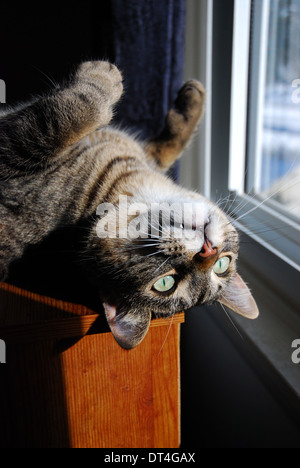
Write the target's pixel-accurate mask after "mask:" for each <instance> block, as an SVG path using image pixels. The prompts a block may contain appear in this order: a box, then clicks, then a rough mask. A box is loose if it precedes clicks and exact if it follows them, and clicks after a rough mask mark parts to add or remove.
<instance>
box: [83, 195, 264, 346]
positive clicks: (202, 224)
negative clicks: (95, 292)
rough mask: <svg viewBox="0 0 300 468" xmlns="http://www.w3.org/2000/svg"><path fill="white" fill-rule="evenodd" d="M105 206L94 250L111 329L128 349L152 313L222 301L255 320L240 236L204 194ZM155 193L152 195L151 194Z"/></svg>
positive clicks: (137, 340) (168, 313)
mask: <svg viewBox="0 0 300 468" xmlns="http://www.w3.org/2000/svg"><path fill="white" fill-rule="evenodd" d="M180 195H181V196H180V198H179V197H176V198H174V197H172V198H169V199H167V200H164V201H162V200H160V201H159V202H157V201H156V202H151V203H149V202H145V201H144V200H147V199H149V198H147V197H145V198H144V200H135V201H134V203H133V202H132V201H129V200H128V199H127V197H120V200H119V203H118V205H115V206H112V205H109V204H103V205H100V207H99V211H98V215H99V216H100V219H99V221H98V222H97V224H96V225H95V226H94V228H93V230H92V232H91V235H90V238H89V241H88V247H87V249H88V253H89V257H90V258H92V259H93V260H92V263H93V270H94V271H93V277H94V278H96V280H97V286H98V288H99V295H100V297H101V298H102V300H103V304H104V308H105V313H106V317H107V320H108V323H109V326H110V328H111V331H112V333H113V335H114V337H115V339H116V340H117V341H118V343H119V344H120V345H121V346H122V347H124V348H128V349H129V348H132V347H134V346H136V345H137V344H139V343H140V342H141V341H142V339H143V338H144V337H145V335H146V333H147V331H148V328H149V325H150V321H151V317H152V315H153V314H154V315H156V316H163V317H169V316H172V315H173V314H175V313H177V312H181V311H185V310H187V309H189V308H191V307H192V306H194V305H196V304H199V305H200V304H205V303H212V302H215V301H219V302H221V303H222V304H224V305H226V306H228V307H229V308H230V309H232V310H233V311H235V312H237V313H238V314H241V315H243V316H245V317H248V318H251V319H253V318H256V317H257V316H258V309H257V306H256V304H255V301H254V299H253V297H252V295H251V293H250V291H249V289H248V287H247V286H246V284H245V283H244V282H243V280H242V279H241V277H240V276H239V275H238V273H237V272H236V259H237V256H238V249H239V241H238V234H237V231H236V229H235V228H234V227H233V225H232V224H231V223H230V222H229V221H228V218H227V217H226V216H225V214H224V213H223V212H222V211H221V210H220V209H219V208H217V206H215V205H214V204H212V203H211V202H208V201H207V200H205V199H204V198H202V197H199V196H197V198H195V197H194V196H193V197H192V198H189V197H188V198H182V194H180ZM150 199H151V198H150Z"/></svg>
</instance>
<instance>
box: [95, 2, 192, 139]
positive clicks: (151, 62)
mask: <svg viewBox="0 0 300 468" xmlns="http://www.w3.org/2000/svg"><path fill="white" fill-rule="evenodd" d="M185 3H186V0H126V1H124V0H110V1H108V2H107V4H106V7H107V9H106V13H105V15H103V16H102V25H101V31H102V32H101V38H99V43H100V41H101V48H102V50H103V51H104V52H103V53H104V54H105V55H106V56H107V58H109V59H111V60H113V61H114V62H115V63H116V64H117V65H118V66H119V67H120V69H121V70H122V71H123V74H124V77H125V90H126V93H125V95H124V98H123V99H122V101H121V103H120V105H119V107H118V114H117V118H116V121H117V122H119V123H121V124H122V125H124V126H125V127H127V128H129V129H132V130H133V131H138V132H139V134H140V135H141V137H143V138H150V137H152V136H155V135H156V134H157V133H158V132H159V131H160V129H161V128H162V126H163V122H164V117H165V115H166V113H167V111H168V109H169V108H170V106H171V103H172V102H173V100H174V98H175V97H176V93H177V91H178V90H179V88H180V87H181V85H182V81H183V69H184V33H185V6H186V5H185ZM103 47H104V49H103Z"/></svg>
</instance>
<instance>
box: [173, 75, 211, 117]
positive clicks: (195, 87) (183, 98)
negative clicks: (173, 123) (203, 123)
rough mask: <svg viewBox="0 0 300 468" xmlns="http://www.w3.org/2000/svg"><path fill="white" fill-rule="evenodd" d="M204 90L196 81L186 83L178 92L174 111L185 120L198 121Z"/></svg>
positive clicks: (203, 102)
mask: <svg viewBox="0 0 300 468" xmlns="http://www.w3.org/2000/svg"><path fill="white" fill-rule="evenodd" d="M204 105H205V89H204V87H203V85H202V83H200V81H197V80H189V81H187V82H186V83H185V84H184V85H183V86H182V88H181V89H180V90H179V91H178V95H177V98H176V100H175V103H174V110H175V111H176V112H177V113H178V114H180V115H182V116H183V117H184V119H185V120H187V121H188V120H195V119H196V120H198V119H199V118H200V117H201V116H202V114H203V111H204Z"/></svg>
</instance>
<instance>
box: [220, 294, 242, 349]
mask: <svg viewBox="0 0 300 468" xmlns="http://www.w3.org/2000/svg"><path fill="white" fill-rule="evenodd" d="M219 304H220V306H221V307H222V309H223V311H224V312H225V315H226V316H227V318H228V320H229V321H230V323H231V325H232V326H233V328H234V329H235V331H236V332H237V333H238V335H239V336H240V338H242V340H243V341H245V339H244V337H243V335H242V334H241V333H240V331H239V329H238V328H237V326H236V325H235V323H234V322H233V320H232V319H231V317H230V315H229V314H228V312H227V310H226V309H225V307H224V306H223V304H221V302H219Z"/></svg>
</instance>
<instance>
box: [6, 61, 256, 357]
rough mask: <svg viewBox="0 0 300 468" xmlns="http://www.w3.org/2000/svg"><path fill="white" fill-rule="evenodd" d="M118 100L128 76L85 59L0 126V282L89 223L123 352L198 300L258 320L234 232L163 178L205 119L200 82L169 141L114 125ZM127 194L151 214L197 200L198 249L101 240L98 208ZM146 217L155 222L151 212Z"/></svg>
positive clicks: (186, 89) (182, 96) (169, 122)
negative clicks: (160, 318) (171, 283)
mask: <svg viewBox="0 0 300 468" xmlns="http://www.w3.org/2000/svg"><path fill="white" fill-rule="evenodd" d="M122 91H123V88H122V77H121V74H120V72H119V70H118V69H117V68H116V67H115V66H114V65H112V64H109V63H107V62H85V63H83V64H82V65H81V66H80V67H79V69H78V70H77V72H76V73H75V74H74V76H73V77H72V78H71V79H70V80H69V82H68V83H67V84H65V85H62V86H60V87H58V88H57V89H55V90H53V92H52V93H51V94H50V95H47V96H44V97H41V98H38V99H36V100H34V101H32V102H31V103H29V104H26V105H21V106H19V107H18V108H16V109H11V110H10V111H8V112H6V113H5V114H2V116H1V117H0V179H1V183H0V220H1V221H0V232H1V238H0V276H1V279H2V280H4V279H5V278H6V277H7V274H8V271H9V266H10V264H11V263H12V262H13V261H14V260H16V259H19V258H20V257H21V256H22V255H23V252H24V251H25V249H26V247H27V246H29V245H32V244H37V243H39V242H41V241H42V240H43V239H44V238H45V237H47V236H48V235H49V233H51V232H52V231H54V230H55V229H57V228H59V227H60V226H62V225H73V224H75V223H76V222H78V221H81V220H85V219H87V220H90V229H89V232H88V234H87V236H86V238H85V239H84V245H85V249H84V252H83V255H84V256H85V257H86V258H87V268H88V270H89V272H90V278H91V280H92V281H93V283H94V284H95V287H96V288H97V289H98V290H99V294H100V296H101V298H102V300H103V302H104V309H105V312H106V316H107V320H108V323H109V325H110V327H111V330H112V332H113V333H114V335H115V337H116V339H117V341H118V342H119V343H120V344H121V345H122V346H123V347H125V348H131V347H133V346H136V345H137V344H138V343H139V342H140V341H141V340H142V339H143V337H144V336H145V334H146V332H147V329H148V327H149V323H150V319H151V316H152V313H154V314H157V315H165V316H168V315H173V314H174V313H176V312H179V311H181V310H186V309H188V308H189V307H191V306H193V305H195V304H196V303H199V302H200V303H203V302H211V301H214V300H220V301H221V302H222V298H223V302H224V303H226V305H228V304H229V305H230V307H231V308H232V309H233V310H236V311H237V312H238V313H241V314H244V315H249V316H252V317H253V316H255V315H257V309H256V308H255V307H256V306H255V307H254V305H253V303H252V302H251V301H252V298H251V294H250V292H249V290H248V289H246V286H245V285H244V283H243V282H242V280H241V279H240V277H238V275H237V274H236V272H235V261H236V258H237V254H238V236H237V233H236V231H235V229H234V227H233V226H232V225H231V224H230V223H229V222H228V220H227V218H226V216H225V215H224V214H223V213H222V212H221V211H220V210H219V209H218V208H217V207H216V206H215V205H213V204H212V203H211V202H209V201H208V200H205V199H204V198H203V197H201V195H199V194H196V193H193V192H190V191H187V190H185V189H183V188H181V187H179V186H178V185H176V184H175V183H174V182H173V181H171V180H170V179H169V178H168V177H166V175H165V174H164V172H165V171H166V170H167V169H168V168H169V167H170V166H171V165H172V164H173V162H174V161H175V160H176V159H177V158H178V157H179V156H180V155H181V153H182V151H183V150H184V149H185V147H186V146H187V144H188V143H189V141H190V139H191V137H192V135H193V133H194V131H195V129H196V127H197V124H198V122H199V120H200V118H201V116H202V112H203V107H204V99H205V93H204V90H203V88H202V85H201V84H200V83H198V82H197V81H189V82H187V83H186V84H185V85H184V86H183V87H182V89H181V90H180V91H179V93H178V97H177V99H176V101H175V103H174V107H173V109H171V110H170V112H169V113H168V115H167V117H166V122H165V127H164V129H163V131H162V133H161V134H160V135H159V136H158V137H157V138H156V139H154V140H153V141H150V142H146V143H138V142H137V141H135V140H134V139H133V138H131V137H130V136H129V135H128V134H127V133H125V132H122V131H119V130H116V129H114V128H112V127H109V126H108V124H109V123H110V121H111V118H112V115H113V107H114V105H115V103H116V102H117V101H118V100H119V99H120V97H121V95H122ZM120 195H123V196H124V195H126V196H127V197H128V199H129V200H130V202H139V203H143V204H144V206H147V207H149V210H150V204H151V203H153V202H158V203H159V202H168V203H175V202H176V203H183V202H187V201H190V202H195V203H197V204H198V206H201V210H202V211H203V213H204V214H205V215H203V216H204V217H203V222H202V223H200V225H197V226H196V227H195V226H185V227H184V229H185V230H188V229H190V230H192V229H193V230H195V229H196V231H197V236H196V238H195V240H194V241H193V242H192V241H189V242H187V241H186V239H185V238H184V239H175V238H174V236H172V235H171V234H169V235H168V236H164V235H160V236H158V237H155V236H152V237H151V235H150V236H148V237H147V239H143V240H142V239H123V238H119V237H116V238H104V239H100V238H99V237H98V236H97V230H96V227H97V221H98V219H97V217H96V216H95V214H96V210H97V207H98V206H99V205H100V204H101V203H104V202H105V203H110V204H112V205H113V206H114V207H116V210H118V203H119V199H120V198H119V197H120ZM144 216H149V213H148V210H146V213H144ZM131 220H132V217H131ZM126 222H128V221H126ZM121 228H124V226H120V225H119V226H118V229H121ZM206 238H209V239H210V241H211V242H212V243H213V244H214V246H215V248H216V252H217V253H216V259H217V258H218V256H219V255H221V254H222V255H224V252H229V253H228V255H230V258H231V265H230V270H229V271H228V274H227V275H226V277H224V278H221V277H220V278H219V277H217V276H216V275H214V274H213V272H212V265H213V263H214V261H215V260H214V259H212V258H210V259H209V261H208V260H207V259H205V258H202V257H201V255H199V252H201V250H202V249H203V246H204V243H205V239H206ZM167 274H172V275H173V276H174V277H176V287H175V288H174V290H172V291H171V292H170V293H168V294H162V293H158V292H157V291H154V290H153V287H152V286H153V284H154V282H155V281H156V280H157V279H158V278H160V277H162V276H164V275H167ZM233 284H235V285H237V284H238V288H239V290H240V291H242V293H243V301H239V302H238V304H239V306H236V304H235V302H234V300H232V301H230V298H228V294H227V295H226V291H232V285H233ZM245 291H246V293H245ZM233 296H234V295H233ZM247 297H249V300H248V301H247ZM250 298H251V299H250ZM250 302H251V307H250V308H251V311H250V312H249V311H248V309H249V303H250ZM241 304H245V305H242V306H241ZM237 309H238V310H237ZM245 311H247V312H245Z"/></svg>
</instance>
